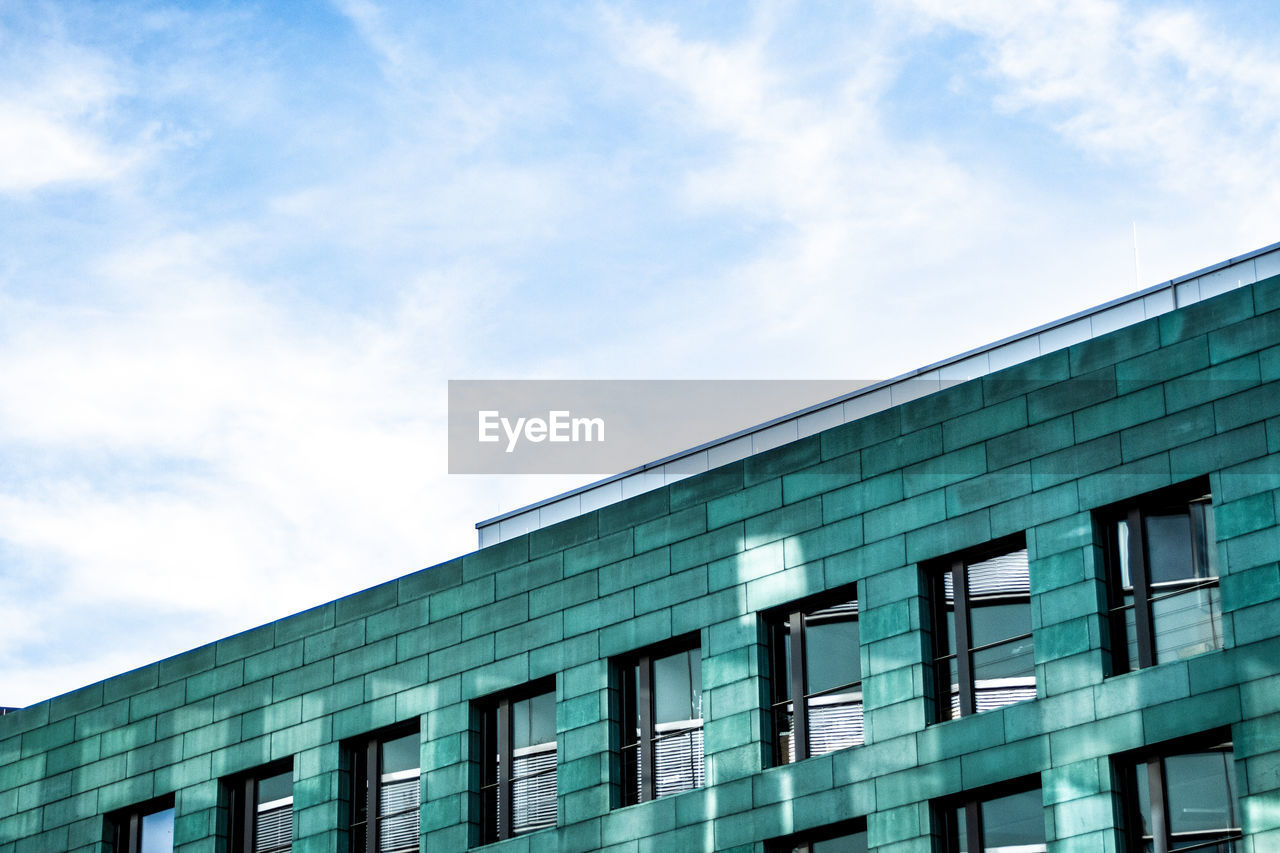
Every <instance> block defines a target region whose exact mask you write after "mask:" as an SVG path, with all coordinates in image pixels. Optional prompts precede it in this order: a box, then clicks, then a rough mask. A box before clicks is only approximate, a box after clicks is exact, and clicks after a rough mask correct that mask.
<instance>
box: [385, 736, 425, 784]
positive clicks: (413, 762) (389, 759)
mask: <svg viewBox="0 0 1280 853" xmlns="http://www.w3.org/2000/svg"><path fill="white" fill-rule="evenodd" d="M379 748H380V749H381V750H382V772H383V773H384V774H385V773H398V772H400V771H401V770H417V769H418V765H419V764H420V762H421V761H422V759H421V758H420V754H421V749H420V747H419V738H418V733H417V732H414V733H413V734H408V735H405V736H404V737H398V738H396V739H395V740H389V741H384V742H383V743H382V745H381V746H380V747H379Z"/></svg>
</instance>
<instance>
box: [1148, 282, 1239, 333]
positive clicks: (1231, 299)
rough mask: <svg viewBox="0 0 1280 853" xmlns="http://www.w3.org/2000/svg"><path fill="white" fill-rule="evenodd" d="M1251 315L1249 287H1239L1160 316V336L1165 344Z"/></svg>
mask: <svg viewBox="0 0 1280 853" xmlns="http://www.w3.org/2000/svg"><path fill="white" fill-rule="evenodd" d="M1251 316H1253V288H1248V287H1245V288H1240V289H1238V290H1232V291H1230V292H1228V293H1224V294H1222V295H1220V296H1215V297H1213V298H1212V299H1206V300H1203V301H1201V302H1197V303H1195V304H1194V305H1189V306H1187V307H1186V308H1181V309H1179V310H1177V311H1171V312H1169V313H1168V314H1163V315H1161V316H1160V318H1159V320H1160V340H1161V342H1162V343H1163V344H1165V345H1168V344H1171V343H1175V342H1177V341H1181V340H1186V339H1187V338H1190V337H1194V336H1195V335H1203V334H1205V333H1207V332H1210V331H1212V330H1214V329H1218V328H1221V327H1223V326H1226V325H1228V324H1230V323H1236V322H1239V321H1241V320H1244V319H1246V318H1248V317H1251Z"/></svg>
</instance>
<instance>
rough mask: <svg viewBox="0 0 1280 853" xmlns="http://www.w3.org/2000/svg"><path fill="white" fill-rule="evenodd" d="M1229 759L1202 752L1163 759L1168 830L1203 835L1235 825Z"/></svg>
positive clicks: (1223, 755) (1221, 754) (1217, 753)
mask: <svg viewBox="0 0 1280 853" xmlns="http://www.w3.org/2000/svg"><path fill="white" fill-rule="evenodd" d="M1229 759H1230V753H1226V752H1202V753H1195V754H1191V755H1171V756H1169V757H1168V758H1166V759H1165V760H1164V773H1165V788H1166V789H1167V792H1168V797H1169V828H1170V830H1172V831H1173V832H1175V833H1181V832H1206V831H1210V830H1214V829H1228V828H1230V827H1233V826H1235V825H1236V823H1235V815H1234V809H1233V805H1232V804H1233V802H1234V799H1235V798H1234V796H1233V792H1232V790H1231V767H1230V766H1229Z"/></svg>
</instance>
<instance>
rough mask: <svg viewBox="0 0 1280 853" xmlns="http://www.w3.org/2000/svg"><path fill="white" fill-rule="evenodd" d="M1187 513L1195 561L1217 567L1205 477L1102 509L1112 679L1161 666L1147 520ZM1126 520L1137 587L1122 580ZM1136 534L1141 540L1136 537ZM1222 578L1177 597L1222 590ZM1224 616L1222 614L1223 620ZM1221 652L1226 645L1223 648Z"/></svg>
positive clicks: (1188, 587)
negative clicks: (1163, 513) (1133, 652)
mask: <svg viewBox="0 0 1280 853" xmlns="http://www.w3.org/2000/svg"><path fill="white" fill-rule="evenodd" d="M1183 508H1185V509H1186V510H1187V514H1188V519H1189V522H1190V525H1191V545H1192V555H1191V559H1192V561H1193V563H1194V564H1195V565H1197V566H1203V567H1205V568H1206V569H1208V568H1209V567H1211V566H1212V567H1215V568H1218V567H1217V566H1214V564H1215V563H1217V559H1216V551H1215V549H1216V548H1217V543H1216V542H1215V541H1211V540H1212V536H1211V534H1212V532H1213V529H1214V522H1213V517H1212V515H1213V493H1212V490H1211V488H1210V485H1209V479H1208V478H1207V477H1200V478H1198V479H1195V480H1190V481H1188V482H1185V483H1179V484H1176V485H1173V486H1169V487H1166V488H1163V489H1158V490H1156V491H1153V492H1148V493H1145V494H1141V495H1135V496H1134V497H1132V498H1129V499H1128V500H1124V501H1119V502H1117V503H1114V504H1111V505H1110V506H1107V507H1104V508H1102V509H1099V510H1096V511H1095V513H1094V518H1095V519H1096V524H1097V526H1098V528H1100V539H1101V542H1102V546H1103V551H1104V557H1103V560H1104V566H1105V570H1106V571H1105V577H1106V588H1107V627H1108V632H1109V635H1110V643H1109V652H1110V660H1111V666H1110V672H1109V674H1110V675H1122V674H1124V673H1127V672H1135V671H1137V670H1140V669H1147V668H1149V667H1152V666H1155V665H1157V664H1158V663H1160V661H1158V660H1157V655H1156V636H1157V630H1156V626H1155V618H1154V615H1153V612H1152V607H1151V605H1152V603H1153V602H1154V601H1155V600H1157V599H1159V598H1160V597H1161V596H1160V592H1159V590H1157V589H1155V588H1154V587H1153V584H1152V582H1151V581H1150V578H1149V568H1150V566H1149V565H1148V562H1149V554H1148V551H1149V546H1148V543H1147V541H1146V533H1145V530H1146V525H1145V524H1144V521H1145V519H1146V518H1147V517H1148V516H1150V515H1153V514H1155V513H1156V512H1158V511H1159V510H1174V509H1183ZM1122 520H1123V521H1125V522H1126V523H1127V527H1128V530H1129V535H1128V540H1129V541H1128V549H1127V553H1126V556H1127V558H1128V564H1129V574H1130V581H1131V586H1129V587H1126V586H1125V585H1124V581H1123V578H1122V576H1121V560H1120V543H1119V533H1118V522H1120V521H1122ZM1135 532H1136V535H1135ZM1202 536H1203V537H1204V538H1205V540H1206V541H1205V545H1206V547H1205V548H1204V549H1203V550H1201V549H1200V548H1199V547H1198V544H1199V542H1200V539H1201V537H1202ZM1220 580H1221V575H1220V574H1214V575H1206V576H1205V577H1203V578H1202V579H1201V580H1200V581H1198V582H1188V583H1183V584H1182V585H1181V586H1180V588H1177V589H1176V590H1175V593H1174V594H1178V593H1183V592H1190V591H1193V590H1195V589H1205V590H1208V589H1212V588H1216V587H1218V586H1219V581H1220ZM1126 591H1128V594H1131V595H1132V596H1133V603H1132V605H1130V604H1127V603H1126V602H1125V595H1126ZM1130 607H1132V608H1133V617H1134V639H1135V644H1136V646H1137V660H1130V659H1129V658H1130V656H1129V648H1128V645H1129V639H1128V631H1127V624H1126V615H1125V611H1127V610H1128V609H1129V608H1130ZM1221 617H1222V612H1221V610H1219V611H1218V618H1219V619H1221ZM1219 648H1221V646H1219Z"/></svg>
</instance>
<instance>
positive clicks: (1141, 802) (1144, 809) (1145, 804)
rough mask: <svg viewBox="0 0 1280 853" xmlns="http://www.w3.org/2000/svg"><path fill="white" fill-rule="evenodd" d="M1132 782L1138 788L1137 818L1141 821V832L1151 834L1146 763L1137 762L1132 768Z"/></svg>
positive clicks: (1149, 797) (1149, 792) (1149, 791)
mask: <svg viewBox="0 0 1280 853" xmlns="http://www.w3.org/2000/svg"><path fill="white" fill-rule="evenodd" d="M1133 773H1134V782H1135V783H1136V784H1135V787H1136V788H1137V789H1138V798H1137V799H1138V820H1139V821H1140V822H1141V823H1142V834H1143V835H1144V836H1150V835H1151V785H1150V780H1149V779H1148V777H1147V765H1145V764H1139V765H1138V766H1137V767H1135V768H1134V771H1133Z"/></svg>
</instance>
